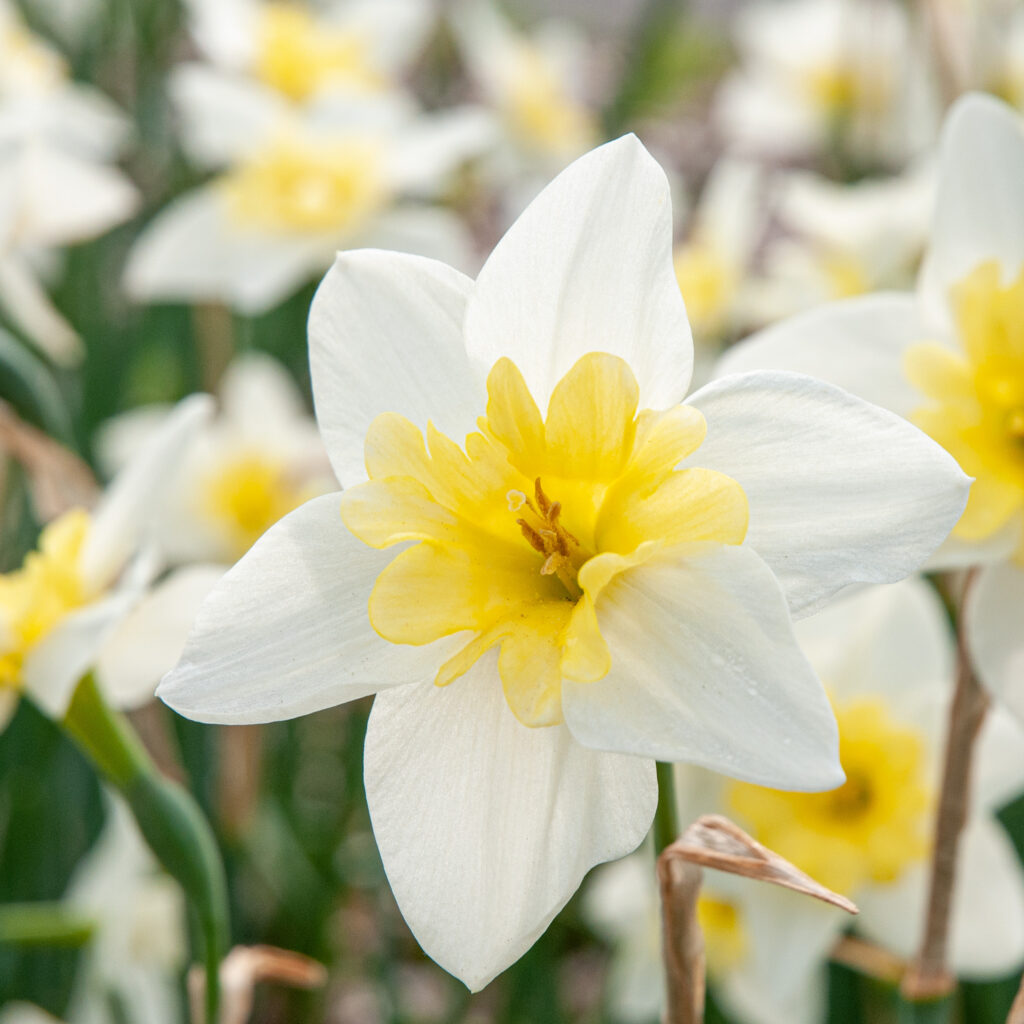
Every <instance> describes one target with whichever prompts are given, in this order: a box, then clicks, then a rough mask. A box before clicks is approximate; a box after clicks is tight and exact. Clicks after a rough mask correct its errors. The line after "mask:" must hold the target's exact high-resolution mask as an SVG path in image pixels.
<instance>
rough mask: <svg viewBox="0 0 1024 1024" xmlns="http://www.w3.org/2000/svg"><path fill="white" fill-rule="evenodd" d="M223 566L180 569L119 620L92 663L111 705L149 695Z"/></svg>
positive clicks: (136, 703) (136, 702)
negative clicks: (97, 657) (94, 662)
mask: <svg viewBox="0 0 1024 1024" xmlns="http://www.w3.org/2000/svg"><path fill="white" fill-rule="evenodd" d="M226 571H227V566H223V565H193V566H189V567H187V568H185V569H180V570H178V571H177V572H175V573H172V574H171V575H170V576H168V577H167V579H166V580H164V581H162V582H161V583H160V584H159V585H158V586H156V587H155V588H154V589H153V590H152V591H151V592H150V593H149V594H147V595H146V597H145V598H143V600H142V601H140V602H139V604H138V605H137V606H136V607H135V608H134V609H133V611H132V612H131V614H130V615H128V616H127V617H126V618H125V619H124V620H123V621H122V622H121V623H120V625H119V626H118V628H117V630H116V632H114V633H113V635H112V636H111V637H110V638H109V639H108V640H107V642H106V643H105V644H104V645H103V649H102V651H100V654H99V659H98V660H97V662H96V676H97V678H98V679H99V681H100V685H101V686H102V687H103V693H104V695H105V696H106V698H107V700H109V701H110V703H111V704H112V705H113V706H114V707H118V708H136V707H141V706H142V705H143V704H145V703H146V702H147V701H149V700H152V699H153V694H154V692H155V691H156V684H157V683H158V682H159V681H160V677H161V676H163V675H164V673H166V672H169V671H170V670H171V669H172V668H174V666H175V664H176V663H177V661H178V659H179V658H180V657H181V652H182V649H183V648H184V646H185V641H186V639H187V638H188V634H189V631H190V630H191V628H192V625H193V623H194V622H195V618H196V614H197V613H198V611H199V607H200V605H201V604H202V602H203V600H204V599H205V598H206V596H207V595H208V594H209V593H210V591H211V590H212V589H213V587H214V586H215V585H216V584H217V582H218V581H219V580H220V578H221V577H222V576H223V575H224V573H225V572H226Z"/></svg>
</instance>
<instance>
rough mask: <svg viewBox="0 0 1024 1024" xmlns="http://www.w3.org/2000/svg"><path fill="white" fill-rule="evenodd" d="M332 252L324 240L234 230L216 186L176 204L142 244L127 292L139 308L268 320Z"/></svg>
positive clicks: (131, 262) (128, 274)
mask: <svg viewBox="0 0 1024 1024" xmlns="http://www.w3.org/2000/svg"><path fill="white" fill-rule="evenodd" d="M332 248H333V246H332V245H330V244H329V243H328V242H327V241H326V240H325V239H324V237H322V236H321V235H304V234H284V233H281V234H275V233H271V232H263V231H258V230H255V229H251V228H247V227H246V226H245V225H243V224H236V223H235V222H234V221H233V220H232V219H231V215H230V213H229V211H228V210H227V208H226V205H225V203H224V201H223V198H222V196H221V195H220V192H219V189H218V188H217V186H215V185H214V186H207V187H205V188H200V189H197V190H196V191H194V192H190V193H188V194H187V195H185V196H182V198H180V199H177V200H175V201H174V202H173V203H171V204H170V205H169V206H168V207H167V208H166V209H164V210H162V211H161V212H160V213H159V214H158V215H157V216H156V218H155V219H154V220H153V222H152V223H151V224H149V226H148V227H147V228H146V230H145V231H143V233H142V234H141V235H140V236H139V239H138V241H137V242H136V243H135V246H134V248H133V249H132V251H131V253H130V254H129V257H128V266H127V267H126V269H125V277H124V286H125V289H126V290H127V292H128V294H129V295H130V296H131V297H132V298H133V299H135V300H136V301H139V302H189V303H191V302H223V303H225V304H227V305H230V306H234V307H235V308H236V309H238V310H239V312H242V313H245V314H248V315H252V316H255V315H258V314H259V313H265V312H266V311H267V310H268V309H273V307H274V306H276V305H277V304H278V303H279V302H281V301H282V300H283V299H286V298H287V297H288V296H289V295H291V294H292V292H294V291H295V290H296V289H297V288H299V286H300V285H302V284H304V283H305V282H306V281H309V280H310V279H311V278H313V277H314V276H315V275H316V273H317V272H318V271H319V269H320V268H321V267H322V266H326V265H327V263H328V262H329V260H330V251H331V249H332Z"/></svg>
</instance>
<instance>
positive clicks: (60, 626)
mask: <svg viewBox="0 0 1024 1024" xmlns="http://www.w3.org/2000/svg"><path fill="white" fill-rule="evenodd" d="M208 412H209V408H208V405H207V402H206V400H205V398H203V397H199V396H197V397H194V398H191V399H188V400H186V401H184V402H182V403H181V404H180V405H179V406H178V407H177V408H176V409H175V411H174V413H173V414H172V415H171V416H170V417H169V418H168V421H167V423H166V424H165V425H164V427H163V429H162V430H160V431H159V433H158V434H157V435H156V436H155V437H153V438H152V439H151V441H150V443H149V444H148V445H146V446H145V448H144V450H142V451H141V452H140V453H139V455H138V457H137V458H136V459H134V460H132V462H131V463H130V464H129V465H128V466H126V467H125V469H124V472H122V473H121V474H120V475H119V476H118V477H117V479H115V480H114V481H113V483H112V484H111V485H110V487H109V488H108V489H107V490H106V492H105V493H104V494H103V496H102V498H101V499H100V502H99V504H98V505H97V507H96V508H95V509H94V510H93V512H92V513H89V512H87V511H86V510H85V509H81V508H76V509H73V510H71V511H69V512H67V513H65V514H64V515H62V516H60V517H59V518H58V519H55V520H54V521H53V522H51V523H49V524H48V525H47V526H45V527H44V528H43V531H42V533H41V535H40V538H39V545H38V549H37V550H36V551H33V552H30V553H29V554H28V555H27V556H26V558H25V561H24V564H23V565H22V566H21V568H19V569H15V570H13V571H11V572H7V573H4V574H2V575H0V708H2V710H0V716H2V718H3V720H4V722H6V721H7V719H8V718H9V716H10V715H11V713H13V711H14V709H15V707H16V706H17V701H18V698H19V696H20V695H21V694H25V695H26V696H28V697H30V698H31V699H32V700H33V701H34V702H35V703H36V704H38V705H39V707H40V708H41V709H42V710H43V711H45V712H46V713H47V714H49V715H51V716H53V717H54V718H59V717H61V716H62V715H63V714H64V712H65V711H66V710H67V705H68V701H69V700H70V699H71V695H72V693H73V692H74V688H75V685H76V684H77V682H78V680H79V679H80V678H81V676H82V675H83V674H84V673H85V672H86V671H87V670H88V669H89V668H91V667H92V666H93V665H94V664H95V662H96V659H97V657H98V656H99V655H100V652H101V651H102V649H103V646H104V644H105V643H107V641H108V640H109V639H110V638H111V636H112V635H113V634H114V632H115V630H116V629H117V627H118V624H119V623H120V622H121V621H122V620H123V619H124V617H125V616H126V615H127V614H128V613H129V612H130V611H131V609H132V608H133V607H134V606H135V604H136V603H137V602H138V601H139V599H140V598H141V597H142V595H143V593H144V591H145V589H146V586H147V585H148V583H149V581H150V579H151V578H152V575H153V573H154V572H155V570H156V564H155V561H154V554H153V552H152V551H151V550H148V549H146V548H145V547H144V546H143V545H144V542H147V541H148V539H149V538H148V536H147V535H148V532H149V527H150V525H151V521H152V518H153V516H154V515H155V513H156V510H157V509H158V508H159V507H160V503H161V501H162V499H163V488H164V486H165V485H166V481H167V479H168V477H169V476H171V475H172V474H173V472H174V469H175V465H176V462H177V460H178V459H179V458H180V457H181V455H182V452H183V451H184V449H185V448H186V446H187V445H188V443H189V440H190V438H191V436H192V435H193V434H194V433H195V431H196V429H197V428H198V426H199V424H200V422H201V421H202V419H203V418H204V417H205V416H206V415H207V414H208Z"/></svg>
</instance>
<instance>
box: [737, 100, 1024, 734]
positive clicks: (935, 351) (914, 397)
mask: <svg viewBox="0 0 1024 1024" xmlns="http://www.w3.org/2000/svg"><path fill="white" fill-rule="evenodd" d="M1022 325H1024V128H1022V126H1021V122H1020V121H1019V120H1018V118H1017V116H1016V115H1015V114H1014V113H1013V112H1012V111H1011V110H1010V109H1009V108H1008V107H1006V106H1005V105H1004V104H1002V103H1000V102H999V101H997V100H994V99H992V98H990V97H983V96H968V97H966V98H965V99H962V100H961V101H960V102H959V103H958V104H957V105H956V106H955V107H954V109H953V111H952V112H951V114H950V115H949V119H948V122H947V124H946V128H945V134H944V138H943V146H942V154H941V164H940V183H939V195H938V199H937V204H936V214H935V221H934V225H933V229H932V235H931V241H930V245H929V248H928V252H927V255H926V258H925V264H924V268H923V270H922V273H921V276H920V279H919V282H918V288H917V293H916V295H914V294H898V293H892V294H880V295H874V296H869V297H866V298H863V299H859V300H851V301H849V302H846V303H836V304H834V305H831V306H824V307H821V308H820V309H817V310H814V311H811V312H809V313H807V314H805V315H803V316H800V317H796V318H794V319H793V320H791V321H788V322H785V323H782V324H779V325H777V326H776V327H773V328H770V329H769V330H767V331H765V332H763V333H762V334H760V335H756V336H755V337H754V338H752V339H750V340H749V341H748V342H745V343H744V344H743V345H740V346H738V347H737V348H736V349H735V350H734V351H733V352H731V353H729V354H728V355H727V356H726V357H725V359H724V360H723V361H722V365H721V372H722V373H731V372H735V371H737V370H750V369H753V368H760V367H778V368H785V369H793V370H800V371H804V372H808V373H814V374H817V375H820V376H821V377H824V378H827V379H830V380H832V381H834V382H835V383H837V384H840V385H842V386H844V387H848V388H849V389H850V390H851V391H854V392H856V393H858V394H861V395H863V396H864V397H866V398H868V399H870V400H872V401H876V402H878V403H879V404H883V405H886V406H888V407H889V408H890V409H892V410H894V411H896V412H898V413H900V414H901V415H903V416H905V417H907V418H908V419H909V420H910V421H911V422H913V423H916V424H917V425H918V426H920V427H921V428H922V429H923V430H925V431H926V432H927V433H929V434H931V435H932V437H934V438H935V439H936V440H937V441H938V442H939V443H940V444H942V445H944V446H945V447H946V449H947V450H948V451H949V452H951V453H952V454H953V455H954V456H955V457H956V458H957V460H958V461H959V463H960V465H961V466H962V467H963V469H964V470H965V471H966V472H967V473H969V474H971V476H973V477H974V478H975V483H974V485H973V487H972V488H971V496H970V500H969V501H968V503H967V508H966V510H965V512H964V515H963V516H962V518H961V519H960V520H959V522H958V523H957V525H956V526H955V527H954V529H953V533H952V536H951V538H950V541H949V542H948V543H947V544H946V545H944V546H943V548H942V550H941V551H940V552H939V553H938V555H937V556H936V558H935V559H934V560H933V563H932V565H933V566H934V567H935V568H955V567H961V566H968V565H983V566H986V568H984V569H983V570H982V571H981V573H980V574H979V576H978V579H977V582H976V584H975V585H974V586H973V587H972V588H971V591H970V594H969V599H968V607H967V624H968V633H967V639H968V646H969V648H970V650H971V653H972V655H973V657H974V659H975V662H976V666H977V668H978V671H979V674H980V676H981V678H982V680H983V681H984V682H986V683H987V684H988V685H989V687H990V688H991V689H992V690H993V691H994V692H996V693H997V694H999V695H1000V696H1002V697H1003V698H1004V699H1005V700H1007V701H1008V703H1009V705H1010V707H1011V708H1012V709H1014V710H1015V711H1016V713H1017V714H1018V716H1020V717H1022V718H1024V686H1022V685H1021V681H1022V680H1024V675H1022V674H1021V666H1022V665H1024V644H1022V641H1021V636H1022V634H1021V629H1020V621H1019V610H1020V607H1021V601H1022V600H1024V327H1022Z"/></svg>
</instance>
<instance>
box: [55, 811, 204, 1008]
mask: <svg viewBox="0 0 1024 1024" xmlns="http://www.w3.org/2000/svg"><path fill="white" fill-rule="evenodd" d="M66 899H67V901H68V903H69V904H70V906H72V907H74V908H75V909H76V910H79V911H81V912H82V913H84V914H87V915H88V916H89V917H90V918H91V920H92V921H93V922H94V925H95V932H94V934H93V938H92V940H91V942H90V944H89V947H88V949H87V950H86V952H85V953H84V955H83V959H82V963H81V965H80V967H79V975H78V978H77V980H76V984H75V988H74V991H73V992H72V996H71V1006H70V1009H69V1011H68V1015H67V1016H68V1019H69V1020H70V1021H73V1022H74V1024H106V1022H108V1021H109V1020H110V1006H111V1000H112V999H113V1000H115V1001H116V1003H117V1005H118V1006H120V1007H121V1009H122V1013H123V1014H124V1016H125V1018H126V1019H127V1020H131V1021H145V1022H146V1024H176V1022H177V1021H180V1020H181V1011H182V1007H181V999H180V996H179V983H178V978H179V976H180V974H181V971H182V969H183V967H184V966H185V963H186V961H187V942H186V928H185V900H184V895H183V893H182V891H181V889H180V887H179V886H178V885H177V883H176V882H174V881H173V880H172V879H171V878H170V877H169V876H168V875H166V874H164V873H163V872H162V871H161V870H160V868H159V867H158V866H157V863H156V861H155V859H154V857H153V855H152V853H150V851H149V848H148V847H147V846H146V844H145V842H144V841H143V839H142V836H141V835H140V834H139V830H138V827H137V826H136V824H135V822H134V820H133V819H132V816H131V813H130V812H129V810H128V808H127V807H126V806H125V805H124V804H123V803H122V802H121V801H120V799H118V798H115V797H113V796H111V797H110V799H109V800H108V801H107V821H106V824H105V825H104V828H103V832H102V833H101V835H100V837H99V839H98V840H97V842H96V845H95V846H94V847H93V849H92V850H91V851H90V853H89V856H88V857H87V858H86V860H85V861H84V862H83V863H82V864H81V866H80V867H79V868H78V870H77V871H76V872H75V875H74V877H73V878H72V879H71V883H70V885H69V887H68V892H67V897H66Z"/></svg>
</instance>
